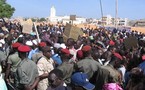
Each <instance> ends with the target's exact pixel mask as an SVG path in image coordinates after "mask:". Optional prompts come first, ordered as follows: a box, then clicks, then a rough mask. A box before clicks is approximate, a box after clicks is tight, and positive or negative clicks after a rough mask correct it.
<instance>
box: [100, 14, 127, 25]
mask: <svg viewBox="0 0 145 90" xmlns="http://www.w3.org/2000/svg"><path fill="white" fill-rule="evenodd" d="M101 19H102V20H100V21H101V22H102V24H103V25H115V23H116V21H115V18H113V17H112V16H111V15H107V16H103V17H102V18H101ZM127 22H128V19H127V18H124V19H123V18H117V24H118V25H120V26H127Z"/></svg>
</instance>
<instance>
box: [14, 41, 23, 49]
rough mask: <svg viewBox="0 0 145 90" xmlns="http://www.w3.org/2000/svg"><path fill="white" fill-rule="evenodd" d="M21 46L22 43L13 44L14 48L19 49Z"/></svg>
mask: <svg viewBox="0 0 145 90" xmlns="http://www.w3.org/2000/svg"><path fill="white" fill-rule="evenodd" d="M20 45H21V44H20V43H18V42H16V43H13V44H12V47H13V48H18V47H19V46H20Z"/></svg>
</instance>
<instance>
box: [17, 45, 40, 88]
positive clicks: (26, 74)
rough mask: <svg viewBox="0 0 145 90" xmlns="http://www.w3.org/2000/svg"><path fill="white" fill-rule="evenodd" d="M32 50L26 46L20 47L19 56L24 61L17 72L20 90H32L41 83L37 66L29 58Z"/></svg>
mask: <svg viewBox="0 0 145 90" xmlns="http://www.w3.org/2000/svg"><path fill="white" fill-rule="evenodd" d="M30 50H31V49H30V47H29V46H26V45H21V46H20V47H18V52H19V53H18V54H19V57H20V58H21V60H22V61H21V63H20V64H19V66H18V68H17V71H16V77H17V83H16V88H17V89H18V90H32V89H34V88H35V87H36V85H37V83H38V81H39V77H38V70H37V66H36V64H35V63H34V62H33V61H31V60H29V59H28V58H27V57H28V53H29V51H30Z"/></svg>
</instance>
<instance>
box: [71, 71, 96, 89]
mask: <svg viewBox="0 0 145 90" xmlns="http://www.w3.org/2000/svg"><path fill="white" fill-rule="evenodd" d="M71 81H72V83H73V84H74V85H78V86H82V87H83V88H85V89H86V90H93V89H94V88H95V86H94V85H93V84H91V83H90V82H89V80H88V76H87V74H85V73H82V72H77V73H74V74H73V75H72V76H71Z"/></svg>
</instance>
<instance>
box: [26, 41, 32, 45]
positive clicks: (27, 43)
mask: <svg viewBox="0 0 145 90" xmlns="http://www.w3.org/2000/svg"><path fill="white" fill-rule="evenodd" d="M25 44H26V45H28V46H33V43H32V41H26V43H25Z"/></svg>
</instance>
